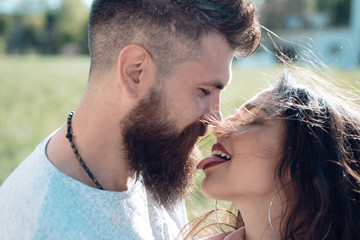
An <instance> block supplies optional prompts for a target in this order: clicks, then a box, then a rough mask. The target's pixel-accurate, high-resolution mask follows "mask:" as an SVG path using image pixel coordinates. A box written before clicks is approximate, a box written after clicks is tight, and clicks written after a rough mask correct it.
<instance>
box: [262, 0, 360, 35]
mask: <svg viewBox="0 0 360 240" xmlns="http://www.w3.org/2000/svg"><path fill="white" fill-rule="evenodd" d="M353 1H360V0H353ZM350 3H351V0H291V1H289V0H266V1H265V2H264V3H263V5H262V6H261V8H260V10H259V13H260V22H261V23H262V25H264V26H265V27H267V28H269V29H271V30H274V31H277V30H279V29H284V28H287V29H293V30H297V29H299V28H303V27H308V26H311V25H312V21H313V17H314V15H316V14H318V13H325V14H326V16H327V18H328V19H329V24H330V25H332V26H340V25H346V24H348V23H349V16H350Z"/></svg>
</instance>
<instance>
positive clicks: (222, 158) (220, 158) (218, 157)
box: [196, 143, 232, 170]
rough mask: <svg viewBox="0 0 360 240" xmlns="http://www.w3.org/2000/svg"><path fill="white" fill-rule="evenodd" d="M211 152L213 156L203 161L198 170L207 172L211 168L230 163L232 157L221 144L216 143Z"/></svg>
mask: <svg viewBox="0 0 360 240" xmlns="http://www.w3.org/2000/svg"><path fill="white" fill-rule="evenodd" d="M211 152H212V155H211V156H210V157H207V158H205V159H203V160H201V161H200V163H199V164H198V165H197V167H196V169H202V170H205V169H207V168H209V167H213V166H216V165H219V164H221V163H224V162H226V161H229V160H230V159H231V157H232V156H231V154H230V153H228V151H227V150H226V149H225V147H224V146H223V145H222V144H221V143H216V144H215V145H214V146H212V148H211Z"/></svg>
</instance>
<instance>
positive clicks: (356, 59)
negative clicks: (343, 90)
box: [279, 0, 360, 68]
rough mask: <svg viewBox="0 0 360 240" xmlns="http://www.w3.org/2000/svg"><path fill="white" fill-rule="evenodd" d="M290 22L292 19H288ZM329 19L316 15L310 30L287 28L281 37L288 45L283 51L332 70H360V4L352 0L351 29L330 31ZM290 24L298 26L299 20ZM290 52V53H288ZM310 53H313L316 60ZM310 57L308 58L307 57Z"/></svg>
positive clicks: (348, 27) (349, 27) (344, 27)
mask: <svg viewBox="0 0 360 240" xmlns="http://www.w3.org/2000/svg"><path fill="white" fill-rule="evenodd" d="M289 20H290V19H289ZM328 22H329V21H328V19H327V16H325V15H321V14H317V15H314V17H313V19H312V22H311V23H312V27H313V28H311V29H301V30H300V29H299V30H297V28H296V27H295V26H294V28H293V29H292V30H291V28H289V27H290V26H289V27H288V29H287V30H286V31H283V32H281V33H279V35H280V36H281V37H282V38H284V39H286V40H287V41H289V42H288V43H285V44H284V43H282V44H283V46H284V47H286V45H287V47H288V48H293V49H294V50H296V52H297V54H299V57H305V58H307V57H310V58H311V57H312V59H310V60H312V61H314V62H316V61H317V60H316V58H318V59H319V60H320V61H322V62H324V63H325V64H327V65H329V66H339V67H345V68H355V67H360V0H352V1H351V7H350V18H349V24H348V26H343V27H331V26H326V25H327V23H328ZM289 24H292V25H296V20H295V19H294V20H292V21H290V22H289ZM289 50H291V49H288V51H289ZM309 51H312V52H313V54H314V56H312V54H311V53H310V55H309ZM306 55H308V56H306Z"/></svg>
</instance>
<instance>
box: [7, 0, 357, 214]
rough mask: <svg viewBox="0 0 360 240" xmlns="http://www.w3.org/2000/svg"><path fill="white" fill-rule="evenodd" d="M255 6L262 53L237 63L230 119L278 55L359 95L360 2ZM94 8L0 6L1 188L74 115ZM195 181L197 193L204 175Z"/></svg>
mask: <svg viewBox="0 0 360 240" xmlns="http://www.w3.org/2000/svg"><path fill="white" fill-rule="evenodd" d="M254 2H255V3H256V4H257V6H258V8H259V19H260V22H261V24H262V25H263V26H264V29H263V33H262V44H263V47H262V48H261V49H259V51H258V52H257V53H256V54H254V55H253V56H251V57H248V58H246V59H240V60H235V61H234V64H233V81H232V83H231V84H230V85H229V86H228V87H227V89H226V90H225V91H224V93H223V95H222V100H223V101H222V111H223V114H224V116H228V115H230V114H233V113H234V111H235V108H237V107H239V105H240V104H242V103H243V102H244V101H245V100H246V99H248V98H250V97H251V96H252V95H254V94H255V93H256V92H258V91H259V90H261V89H263V88H264V87H266V86H267V85H268V84H270V83H271V82H273V81H274V80H275V78H276V76H277V75H278V74H279V72H280V71H281V69H282V66H281V65H280V64H279V62H278V60H277V58H276V56H277V55H278V54H279V52H280V51H281V52H283V53H285V54H286V55H287V56H288V57H289V58H290V59H292V60H293V61H294V62H298V63H299V64H302V65H312V64H313V65H314V66H315V68H316V71H319V69H320V71H322V70H321V69H322V68H323V66H324V65H323V64H325V65H326V66H329V68H330V69H331V70H330V69H326V68H325V69H326V70H324V71H326V76H327V77H329V76H330V77H331V78H333V79H335V80H336V81H338V82H339V83H340V84H341V85H342V86H347V85H349V86H353V87H355V88H359V85H358V81H359V80H360V70H359V66H360V65H359V59H360V14H359V13H360V0H254ZM90 4H91V0H0V109H1V115H0V184H1V183H2V182H3V181H4V180H5V179H6V178H7V177H8V176H9V174H10V173H11V172H12V171H13V170H14V169H15V168H16V166H17V165H18V164H19V163H20V162H21V161H22V160H24V158H25V157H26V156H27V155H29V154H30V153H31V151H32V150H33V149H34V148H35V147H36V145H37V144H38V143H40V141H41V140H42V139H43V138H45V137H46V136H48V135H49V134H50V133H51V132H52V131H54V130H55V129H57V128H59V127H60V126H61V125H62V124H63V123H64V122H65V120H66V118H67V115H68V113H69V112H70V111H72V110H73V109H75V108H76V104H77V103H78V101H79V100H80V98H81V96H82V93H83V91H84V89H85V87H86V82H87V77H88V71H89V63H90V59H89V53H88V49H87V20H88V13H89V6H90ZM349 88H350V87H349ZM353 90H354V89H353ZM212 143H213V140H212V139H211V138H207V139H205V140H203V141H202V142H200V146H201V147H202V151H203V153H204V155H207V154H209V149H210V146H211V144H212ZM197 175H198V176H197V180H196V181H197V185H198V186H199V185H200V183H201V178H202V175H201V173H197ZM212 204H213V201H212V200H207V199H205V198H204V196H202V194H201V193H200V191H199V190H198V189H195V190H194V193H193V195H192V196H190V198H189V200H188V201H187V206H188V210H189V216H190V218H192V217H193V216H198V215H199V214H201V213H203V212H204V211H206V210H209V209H211V208H212ZM224 204H225V203H224ZM225 205H226V204H225Z"/></svg>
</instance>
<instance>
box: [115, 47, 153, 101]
mask: <svg viewBox="0 0 360 240" xmlns="http://www.w3.org/2000/svg"><path fill="white" fill-rule="evenodd" d="M154 70H155V65H154V62H153V59H152V57H151V55H150V54H149V52H148V51H146V49H144V48H143V47H141V46H139V45H135V44H131V45H128V46H126V47H124V48H123V49H122V50H121V51H120V53H119V56H118V81H119V83H120V85H121V86H122V88H123V89H124V92H125V93H126V94H127V95H128V96H129V97H131V98H136V97H138V96H139V94H140V93H141V92H147V89H144V88H147V87H149V86H150V81H151V79H152V78H154V72H155V71H154Z"/></svg>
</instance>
